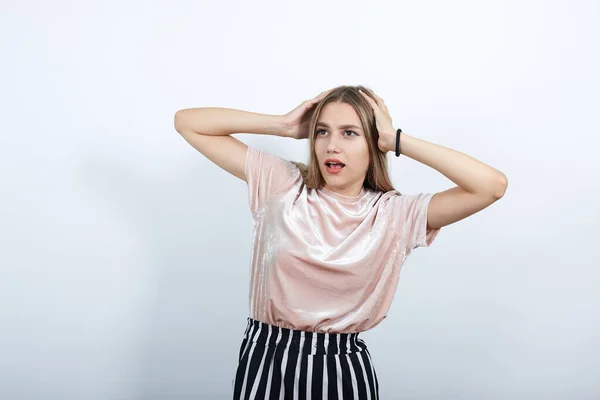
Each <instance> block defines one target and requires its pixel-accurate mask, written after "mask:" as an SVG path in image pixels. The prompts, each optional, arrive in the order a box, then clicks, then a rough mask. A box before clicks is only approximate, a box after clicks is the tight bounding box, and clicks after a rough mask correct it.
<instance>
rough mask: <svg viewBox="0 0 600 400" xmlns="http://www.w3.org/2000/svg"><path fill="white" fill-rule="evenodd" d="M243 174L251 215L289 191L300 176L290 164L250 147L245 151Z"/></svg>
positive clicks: (293, 165) (294, 166)
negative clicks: (274, 198)
mask: <svg viewBox="0 0 600 400" xmlns="http://www.w3.org/2000/svg"><path fill="white" fill-rule="evenodd" d="M244 173H245V175H246V183H247V184H248V203H249V206H250V211H251V212H252V215H254V214H256V212H257V211H258V210H260V209H261V208H262V207H263V206H264V205H265V204H267V203H268V202H269V200H271V199H272V198H273V196H275V195H277V194H280V193H282V192H284V191H286V190H289V189H290V188H291V187H292V186H293V184H294V183H295V182H296V180H297V179H298V178H299V176H300V173H299V170H298V167H296V165H295V164H293V163H292V162H290V161H288V160H285V159H283V158H280V157H277V156H275V155H274V154H271V153H269V152H266V151H263V150H260V149H257V148H254V147H251V146H248V149H247V151H246V161H245V163H244Z"/></svg>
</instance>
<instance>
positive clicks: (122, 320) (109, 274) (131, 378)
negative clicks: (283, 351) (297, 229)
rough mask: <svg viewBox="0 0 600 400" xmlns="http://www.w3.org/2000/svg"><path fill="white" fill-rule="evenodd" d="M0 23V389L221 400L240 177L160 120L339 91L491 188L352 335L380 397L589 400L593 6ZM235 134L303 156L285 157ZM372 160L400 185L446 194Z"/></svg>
mask: <svg viewBox="0 0 600 400" xmlns="http://www.w3.org/2000/svg"><path fill="white" fill-rule="evenodd" d="M0 33H1V35H0V44H1V49H0V50H1V57H2V62H1V63H0V87H1V89H0V124H1V125H0V127H1V131H0V132H1V137H0V184H1V185H0V195H1V196H0V205H1V207H0V264H1V265H0V398H2V399H7V400H21V399H36V400H37V399H60V400H71V399H73V400H75V399H77V400H81V399H84V400H101V399H102V400H133V399H136V400H142V399H143V400H151V399H152V400H154V399H156V400H158V399H160V400H162V399H169V400H187V399H228V398H230V397H231V380H232V378H233V376H234V372H235V367H236V365H237V364H236V361H237V360H236V357H237V353H238V349H239V344H240V343H241V337H242V334H243V330H244V328H245V325H246V317H247V315H248V314H247V312H248V305H247V302H248V297H247V296H248V277H249V262H250V252H251V235H252V220H251V216H250V212H249V209H248V205H247V197H246V195H247V187H246V184H245V183H244V182H243V181H241V180H239V179H237V178H235V177H233V176H231V175H228V174H227V173H226V172H225V171H223V170H221V169H219V168H218V167H216V166H215V165H213V164H211V163H210V162H209V161H208V160H207V159H205V158H204V157H203V156H202V155H201V154H200V153H198V152H197V151H195V150H194V149H193V148H192V147H191V146H189V145H188V144H187V143H186V142H185V141H184V140H183V138H181V136H179V134H178V133H177V132H176V131H175V129H174V126H173V116H174V114H175V112H176V111H177V110H179V109H183V108H191V107H202V106H219V107H229V108H238V109H244V110H248V111H254V112H260V113H267V114H284V113H286V112H288V111H289V110H291V109H293V108H294V107H296V106H297V105H298V104H300V103H301V102H302V101H303V100H306V99H308V98H312V97H314V96H316V95H317V94H318V93H320V92H321V91H323V90H325V89H328V88H332V87H334V86H337V85H342V84H349V85H355V84H363V85H366V86H368V87H370V88H372V89H373V90H374V91H375V92H376V93H377V94H379V95H380V96H381V97H382V98H383V99H384V100H385V101H386V104H387V106H388V108H389V109H390V113H391V114H392V118H393V121H394V125H395V126H398V127H402V129H403V130H404V131H405V132H407V133H409V134H411V135H413V136H416V137H419V138H421V139H425V140H428V141H431V142H434V143H438V144H442V145H445V146H448V147H451V148H453V149H456V150H459V151H462V152H465V153H466V154H469V155H471V156H473V157H475V158H477V159H479V160H481V161H483V162H486V163H488V164H490V165H491V166H493V167H495V168H497V169H499V170H501V171H502V172H504V173H505V174H506V175H507V177H508V180H509V187H508V190H507V192H506V195H505V197H504V198H503V199H501V200H500V201H499V202H497V203H495V204H494V205H492V206H491V207H490V208H488V209H486V210H484V211H482V212H481V213H479V214H477V215H475V216H472V217H470V218H468V219H466V220H464V221H461V222H459V223H457V224H455V225H452V226H448V227H446V228H443V229H442V232H441V233H440V235H439V236H438V238H437V239H436V242H434V245H432V246H431V247H430V248H427V249H419V250H417V251H416V252H415V253H414V254H413V255H412V256H411V257H410V258H409V260H408V261H407V263H406V264H405V265H404V268H403V271H402V275H401V278H400V283H399V286H398V291H397V293H396V297H395V299H394V303H393V305H392V308H391V309H390V312H389V314H388V318H387V319H386V320H385V321H383V322H382V323H381V324H380V325H379V326H378V327H376V328H375V329H374V330H372V331H368V332H366V333H364V334H362V337H363V338H364V339H365V341H366V342H367V344H368V345H369V348H370V349H371V353H372V355H373V358H374V362H375V367H376V369H377V372H378V376H379V382H380V387H381V397H382V398H383V399H591V398H600V379H599V377H600V312H598V309H599V306H600V290H599V289H600V261H599V260H600V257H599V256H598V246H599V243H598V242H599V240H598V239H599V238H600V235H599V233H598V230H597V227H598V223H599V222H600V211H599V207H598V193H599V189H600V179H599V175H600V174H599V171H600V163H599V161H598V158H597V157H598V156H597V154H598V151H599V148H600V140H598V134H599V133H600V129H599V128H600V123H599V122H598V114H599V111H600V95H599V90H600V79H599V77H598V71H600V40H599V38H600V5H599V3H598V2H597V1H571V2H567V1H545V2H543V1H496V2H490V1H486V2H481V1H453V2H449V1H419V2H417V1H403V2H387V1H371V2H366V1H323V2H317V1H312V2H311V1H303V2H281V1H270V2H266V1H259V2H257V1H252V2H247V1H235V2H233V1H224V2H217V1H210V2H209V1H194V2H191V1H190V2H183V1H174V2H170V3H167V2H142V1H137V2H134V1H129V2H117V1H112V2H85V3H84V2H77V3H76V2H67V1H54V2H41V1H29V2H16V1H14V0H13V1H3V2H2V5H1V8H0ZM236 137H238V138H240V139H241V140H243V141H244V142H246V143H248V144H250V145H254V146H256V147H259V148H262V149H264V150H268V151H271V152H273V153H275V154H277V155H278V156H281V157H284V158H287V159H293V160H298V161H306V157H307V144H308V143H307V142H306V141H294V140H292V139H285V138H279V137H270V136H269V137H267V136H259V135H250V134H238V135H236ZM389 160H390V166H391V174H392V179H393V183H394V185H395V186H396V187H397V188H398V189H399V190H400V191H401V192H405V193H416V192H435V191H441V190H444V189H447V188H449V187H451V186H452V185H453V184H452V182H450V181H448V180H447V179H446V178H445V177H444V176H442V175H441V174H439V173H438V172H437V171H435V170H433V169H431V168H429V167H427V166H424V165H422V164H419V163H417V162H415V161H413V160H411V159H407V158H406V157H401V158H396V157H394V156H393V154H391V153H390V159H389Z"/></svg>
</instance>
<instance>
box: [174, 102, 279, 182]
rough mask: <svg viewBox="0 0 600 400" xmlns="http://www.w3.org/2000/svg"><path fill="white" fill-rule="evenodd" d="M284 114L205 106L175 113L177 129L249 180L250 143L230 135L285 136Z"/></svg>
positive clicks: (215, 160) (218, 162)
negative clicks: (247, 143)
mask: <svg viewBox="0 0 600 400" xmlns="http://www.w3.org/2000/svg"><path fill="white" fill-rule="evenodd" d="M282 118H283V117H282V116H279V115H268V114H259V113H254V112H249V111H243V110H236V109H231V108H219V107H203V108H189V109H184V110H179V111H177V112H176V113H175V121H174V123H175V130H176V131H177V132H179V133H180V134H181V136H182V137H183V138H184V139H185V140H186V141H187V142H188V143H189V144H190V145H191V146H192V147H194V148H195V149H196V150H198V151H199V152H200V153H202V154H203V155H204V156H205V157H206V158H208V159H209V160H210V161H212V162H213V163H215V164H216V165H218V166H219V167H221V168H222V169H224V170H225V171H227V172H229V173H230V174H232V175H234V176H236V177H238V178H240V179H242V180H244V181H245V180H246V176H245V174H244V163H245V160H246V151H247V148H248V146H247V145H246V144H245V143H243V142H241V141H240V140H238V139H236V138H234V137H233V136H230V135H231V134H233V133H256V134H266V135H276V136H285V135H286V131H285V130H284V129H283V125H282Z"/></svg>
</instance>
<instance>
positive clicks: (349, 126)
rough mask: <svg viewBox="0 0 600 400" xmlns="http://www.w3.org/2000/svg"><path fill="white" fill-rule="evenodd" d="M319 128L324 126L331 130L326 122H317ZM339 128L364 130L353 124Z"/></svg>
mask: <svg viewBox="0 0 600 400" xmlns="http://www.w3.org/2000/svg"><path fill="white" fill-rule="evenodd" d="M317 126H324V127H325V128H329V125H327V124H326V123H325V122H317ZM338 128H340V129H348V128H353V129H358V130H362V129H361V127H359V126H356V125H352V124H346V125H340V126H338Z"/></svg>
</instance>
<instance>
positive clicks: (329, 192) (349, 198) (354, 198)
mask: <svg viewBox="0 0 600 400" xmlns="http://www.w3.org/2000/svg"><path fill="white" fill-rule="evenodd" d="M319 190H320V191H321V192H323V193H325V194H326V195H328V196H330V197H334V198H336V199H338V200H342V201H347V202H355V201H358V200H360V199H361V198H362V197H363V196H364V195H365V193H366V190H365V188H364V187H362V188H361V190H360V193H359V194H357V195H356V196H345V195H343V194H340V193H337V192H334V191H333V190H330V189H327V188H326V187H321V188H320V189H319Z"/></svg>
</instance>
